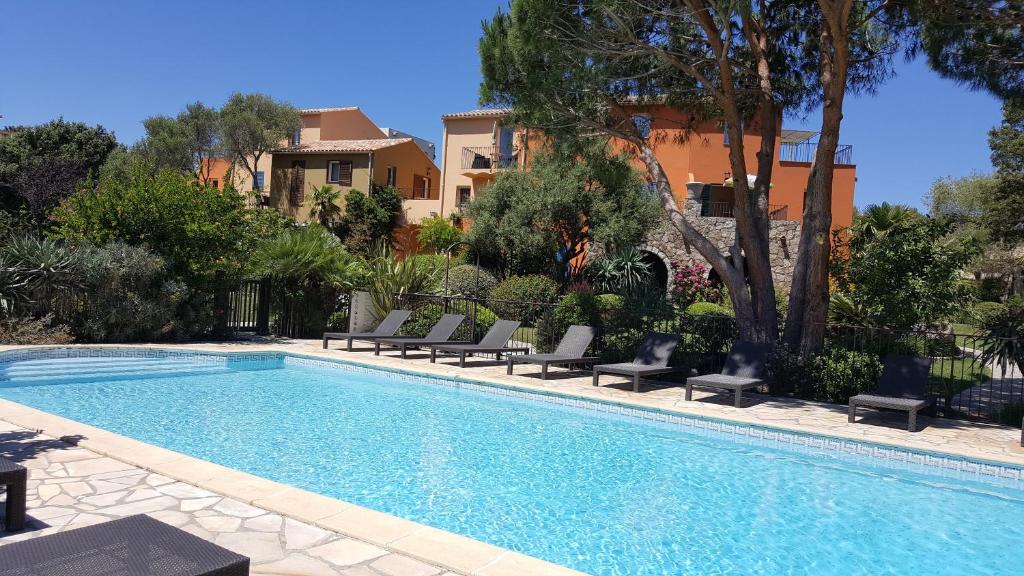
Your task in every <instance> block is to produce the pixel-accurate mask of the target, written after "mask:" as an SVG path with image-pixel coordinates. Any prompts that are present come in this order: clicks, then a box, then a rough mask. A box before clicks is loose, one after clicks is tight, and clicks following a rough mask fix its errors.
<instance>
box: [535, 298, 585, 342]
mask: <svg viewBox="0 0 1024 576" xmlns="http://www.w3.org/2000/svg"><path fill="white" fill-rule="evenodd" d="M599 322H600V317H599V315H598V302H597V297H596V296H594V294H593V293H592V292H570V293H569V294H566V295H565V297H564V298H562V299H561V300H559V301H558V304H556V305H555V308H554V310H552V311H551V313H550V314H546V315H544V316H542V317H541V318H540V320H539V321H538V322H537V348H538V350H539V351H540V352H551V351H552V350H554V349H555V347H556V346H558V342H559V341H561V339H562V336H564V335H565V331H566V330H568V329H569V326H572V325H574V324H578V325H582V326H594V327H597V326H598V325H599Z"/></svg>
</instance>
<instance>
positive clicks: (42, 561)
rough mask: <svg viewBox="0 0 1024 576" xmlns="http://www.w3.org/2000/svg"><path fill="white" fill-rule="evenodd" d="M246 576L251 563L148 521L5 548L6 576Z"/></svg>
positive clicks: (0, 561) (0, 572) (1, 550)
mask: <svg viewBox="0 0 1024 576" xmlns="http://www.w3.org/2000/svg"><path fill="white" fill-rule="evenodd" d="M43 574H54V575H56V574H68V575H74V576H111V575H114V574H116V575H118V576H246V575H248V574H249V559H248V558H246V557H245V556H242V555H239V554H236V553H234V552H232V551H230V550H226V549H224V548H221V547H220V546H217V545H216V544H214V543H212V542H207V541H206V540H203V539H202V538H199V537H198V536H193V535H192V534H189V533H188V532H185V531H184V530H179V529H178V528H174V527H173V526H168V525H167V524H164V523H163V522H159V521H157V520H154V519H152V518H150V517H149V516H145V515H142V514H140V515H138V516H129V517H127V518H121V519H118V520H111V521H110V522H104V523H103V524H93V525H92V526H86V527H84V528H76V529H74V530H68V531H66V532H58V533H56V534H49V535H46V536H40V537H38V538H31V539H29V540H23V541H21V542H12V543H10V544H6V545H4V546H0V576H36V575H43Z"/></svg>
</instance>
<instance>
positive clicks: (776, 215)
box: [700, 202, 789, 220]
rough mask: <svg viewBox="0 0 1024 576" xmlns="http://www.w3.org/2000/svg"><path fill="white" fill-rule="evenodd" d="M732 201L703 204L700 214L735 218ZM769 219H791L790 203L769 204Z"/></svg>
mask: <svg viewBox="0 0 1024 576" xmlns="http://www.w3.org/2000/svg"><path fill="white" fill-rule="evenodd" d="M733 208H734V204H733V203H732V202H708V203H706V204H704V205H703V206H701V209H700V215H701V217H703V218H735V217H736V216H735V214H734V213H733ZM768 219H769V220H789V205H788V204H769V205H768Z"/></svg>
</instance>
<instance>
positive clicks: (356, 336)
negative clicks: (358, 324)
mask: <svg viewBox="0 0 1024 576" xmlns="http://www.w3.org/2000/svg"><path fill="white" fill-rule="evenodd" d="M411 315H412V312H410V311H409V310H392V311H391V312H388V315H387V316H385V317H384V319H383V320H381V321H380V324H377V327H376V328H374V329H373V332H324V350H326V349H327V341H328V340H348V345H347V346H346V347H345V349H346V350H348V351H349V352H351V351H352V341H353V340H361V341H364V342H373V341H374V340H376V339H377V338H390V337H392V336H394V335H395V334H397V333H398V329H399V328H401V327H402V324H405V321H406V320H408V319H409V316H411Z"/></svg>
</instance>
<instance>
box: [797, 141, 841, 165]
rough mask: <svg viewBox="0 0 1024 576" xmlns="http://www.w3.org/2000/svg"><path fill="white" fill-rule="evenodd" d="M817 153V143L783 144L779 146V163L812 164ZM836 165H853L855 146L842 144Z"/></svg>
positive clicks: (836, 156) (837, 153) (839, 147)
mask: <svg viewBox="0 0 1024 576" xmlns="http://www.w3.org/2000/svg"><path fill="white" fill-rule="evenodd" d="M817 152H818V143H817V142H783V143H781V144H779V161H780V162H805V163H810V162H813V161H814V155H815V154H817ZM835 163H836V164H853V146H852V145H851V144H840V145H839V146H837V147H836V153H835Z"/></svg>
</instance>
